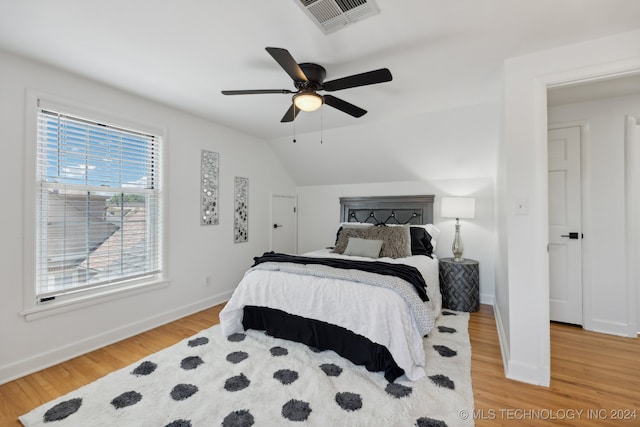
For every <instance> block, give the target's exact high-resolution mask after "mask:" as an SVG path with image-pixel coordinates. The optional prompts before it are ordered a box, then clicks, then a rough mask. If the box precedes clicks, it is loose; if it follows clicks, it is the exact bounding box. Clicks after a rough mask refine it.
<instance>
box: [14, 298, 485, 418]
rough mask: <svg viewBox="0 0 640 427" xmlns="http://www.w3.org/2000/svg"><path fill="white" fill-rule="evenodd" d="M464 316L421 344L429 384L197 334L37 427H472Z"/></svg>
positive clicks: (254, 340)
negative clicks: (385, 376)
mask: <svg viewBox="0 0 640 427" xmlns="http://www.w3.org/2000/svg"><path fill="white" fill-rule="evenodd" d="M468 320H469V315H468V313H461V312H453V311H447V310H444V311H443V314H442V315H441V316H440V317H439V318H438V320H437V322H436V327H435V328H434V329H433V330H432V331H431V333H430V334H429V336H428V337H427V338H425V339H424V349H425V354H426V360H427V362H426V368H425V371H426V377H425V378H423V379H421V380H419V381H415V382H412V381H408V380H406V378H405V377H404V376H403V377H400V378H399V379H397V380H396V381H395V382H394V383H389V382H387V381H386V380H385V379H384V377H383V375H382V373H373V372H368V371H367V370H366V369H365V368H363V367H361V366H356V365H353V364H352V363H351V362H349V361H347V360H346V359H343V358H342V357H340V356H338V355H337V354H336V353H334V352H333V351H318V350H317V349H313V348H310V347H308V346H306V345H303V344H299V343H294V342H291V341H286V340H281V339H277V338H273V337H270V336H267V335H265V334H264V333H263V332H260V331H253V330H249V331H246V332H245V333H241V334H234V335H231V336H230V337H228V338H225V337H223V336H222V334H221V329H220V327H219V326H217V325H216V326H214V327H212V328H210V329H207V330H204V331H202V332H200V333H199V334H197V335H195V336H193V337H191V338H187V339H185V340H183V341H181V342H179V343H178V344H175V345H173V346H171V347H169V348H166V349H164V350H162V351H160V352H158V353H155V354H152V355H150V356H148V357H146V358H144V359H142V360H140V361H138V362H136V363H134V364H132V365H130V366H128V367H126V368H124V369H121V370H118V371H115V372H113V373H111V374H109V375H107V376H105V377H103V378H101V379H99V380H97V381H95V382H93V383H91V384H88V385H86V386H84V387H82V388H79V389H78V390H76V391H74V392H71V393H69V394H67V395H66V396H62V397H60V398H58V399H55V400H53V401H51V402H49V403H46V404H44V405H42V406H40V407H38V408H36V409H34V410H33V411H31V412H29V413H28V414H26V415H23V416H21V417H20V421H21V422H22V424H23V425H24V426H26V427H35V426H52V427H53V426H55V427H64V426H91V427H97V426H110V427H111V426H127V427H132V426H133V427H135V426H141V427H142V426H145V427H146V426H154V427H155V426H158V427H204V426H207V427H209V426H222V427H249V426H289V425H290V426H296V425H305V426H323V427H326V426H354V427H355V426H363V427H365V426H366V427H371V426H394V427H395V426H417V427H445V426H449V427H454V426H460V427H462V426H472V425H473V420H472V417H470V416H469V415H468V414H473V391H472V388H471V377H470V375H471V348H470V344H469V334H468V329H467V325H468Z"/></svg>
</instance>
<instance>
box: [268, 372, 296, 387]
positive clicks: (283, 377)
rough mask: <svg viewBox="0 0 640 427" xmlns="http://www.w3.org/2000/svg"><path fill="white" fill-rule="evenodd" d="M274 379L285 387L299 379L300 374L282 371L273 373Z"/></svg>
mask: <svg viewBox="0 0 640 427" xmlns="http://www.w3.org/2000/svg"><path fill="white" fill-rule="evenodd" d="M273 378H275V379H277V380H278V381H280V382H281V383H282V384H283V385H289V384H291V383H292V382H294V381H295V380H297V379H298V373H297V372H296V371H292V370H290V369H280V370H279V371H275V372H274V373H273Z"/></svg>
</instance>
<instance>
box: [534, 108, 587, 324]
mask: <svg viewBox="0 0 640 427" xmlns="http://www.w3.org/2000/svg"><path fill="white" fill-rule="evenodd" d="M570 127H578V128H580V223H581V230H580V232H581V233H582V234H584V235H586V236H587V240H586V241H585V240H584V239H580V248H581V252H582V254H581V258H582V265H581V266H580V268H581V270H582V272H581V273H582V274H581V276H582V328H583V329H586V330H593V321H592V319H593V313H592V311H591V307H592V305H591V302H592V300H593V292H592V290H593V281H592V278H591V275H590V274H587V273H588V272H587V271H586V270H587V268H586V266H588V265H592V264H591V263H592V260H593V258H592V252H591V245H589V236H590V235H592V234H591V230H592V229H593V228H592V224H591V217H590V215H589V209H588V208H589V207H590V206H591V199H590V191H589V190H588V187H589V185H588V184H589V180H587V177H588V176H589V174H590V173H591V171H590V170H589V158H590V157H589V149H588V147H589V144H588V143H587V142H588V141H589V122H588V121H587V120H577V121H568V122H554V123H548V125H547V131H550V130H556V129H564V128H570ZM548 142H549V141H548V137H547V144H548ZM546 166H547V171H548V170H549V162H548V161H547V162H546ZM547 200H549V193H548V192H547ZM548 229H549V221H548V219H547V230H548ZM547 257H549V250H548V249H547ZM547 285H550V283H547ZM548 295H549V294H548Z"/></svg>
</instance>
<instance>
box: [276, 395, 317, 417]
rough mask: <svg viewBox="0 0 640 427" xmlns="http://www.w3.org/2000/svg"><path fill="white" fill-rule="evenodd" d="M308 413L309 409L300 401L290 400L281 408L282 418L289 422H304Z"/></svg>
mask: <svg viewBox="0 0 640 427" xmlns="http://www.w3.org/2000/svg"><path fill="white" fill-rule="evenodd" d="M310 413H311V407H310V406H309V404H308V403H307V402H303V401H302V400H295V399H291V400H290V401H288V402H287V403H285V404H284V405H283V406H282V416H283V417H284V418H286V419H288V420H290V421H305V420H306V419H307V418H309V414H310Z"/></svg>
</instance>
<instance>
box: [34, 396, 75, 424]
mask: <svg viewBox="0 0 640 427" xmlns="http://www.w3.org/2000/svg"><path fill="white" fill-rule="evenodd" d="M80 406H82V399H81V398H79V397H76V398H75V399H69V400H65V401H64V402H60V403H58V404H57V405H55V406H54V407H52V408H51V409H49V410H48V411H47V412H45V413H44V417H43V419H44V422H45V423H49V422H52V421H60V420H64V419H65V418H67V417H68V416H69V415H72V414H75V413H76V412H77V411H78V409H80Z"/></svg>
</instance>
